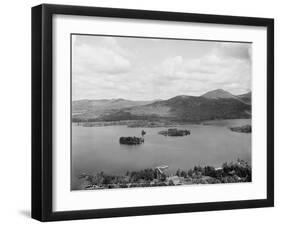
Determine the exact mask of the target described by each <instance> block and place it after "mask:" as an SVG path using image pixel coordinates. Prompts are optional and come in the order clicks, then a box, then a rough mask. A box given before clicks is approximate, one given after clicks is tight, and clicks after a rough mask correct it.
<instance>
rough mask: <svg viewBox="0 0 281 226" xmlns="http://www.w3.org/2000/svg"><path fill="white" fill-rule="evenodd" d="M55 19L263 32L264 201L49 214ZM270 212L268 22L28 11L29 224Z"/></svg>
mask: <svg viewBox="0 0 281 226" xmlns="http://www.w3.org/2000/svg"><path fill="white" fill-rule="evenodd" d="M55 14H62V15H81V16H98V17H111V18H127V19H146V20H162V21H181V22H195V23H211V24H222V25H223V24H228V25H246V26H260V27H266V28H267V198H266V199H257V200H241V201H226V202H209V203H194V204H171V205H160V206H142V207H130V208H111V209H94V210H73V211H63V212H54V211H53V210H52V202H53V201H52V199H53V195H52V123H53V119H52V110H53V101H52V99H53V94H52V89H53V84H52V80H53V79H52V18H53V15H55ZM271 206H274V20H273V19H268V18H253V17H237V16H222V15H206V14H191V13H177V12H161V11H145V10H132V9H118V8H99V7H83V6H66V5H50V4H43V5H39V6H35V7H33V8H32V218H34V219H37V220H40V221H57V220H73V219H86V218H106V217H122V216H135V215H150V214H168V213H181V212H195V211H211V210H229V209H243V208H257V207H271Z"/></svg>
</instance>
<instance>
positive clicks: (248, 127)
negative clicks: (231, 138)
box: [229, 125, 252, 133]
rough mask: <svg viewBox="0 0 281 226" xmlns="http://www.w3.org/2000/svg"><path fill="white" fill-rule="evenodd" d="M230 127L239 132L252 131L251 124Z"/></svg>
mask: <svg viewBox="0 0 281 226" xmlns="http://www.w3.org/2000/svg"><path fill="white" fill-rule="evenodd" d="M229 129H230V130H231V131H233V132H238V133H251V132H252V126H251V125H244V126H237V127H230V128H229Z"/></svg>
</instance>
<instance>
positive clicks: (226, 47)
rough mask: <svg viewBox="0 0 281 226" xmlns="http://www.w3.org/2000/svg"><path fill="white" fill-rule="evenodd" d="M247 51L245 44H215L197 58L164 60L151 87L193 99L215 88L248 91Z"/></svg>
mask: <svg viewBox="0 0 281 226" xmlns="http://www.w3.org/2000/svg"><path fill="white" fill-rule="evenodd" d="M250 51H251V48H250V45H249V44H236V43H235V44H234V43H231V44H229V43H227V44H225V43H218V44H216V45H215V46H214V48H213V49H212V51H210V52H208V53H206V54H205V55H204V56H202V57H200V58H193V59H185V58H184V57H183V56H174V57H168V58H166V59H165V60H164V61H163V62H162V63H161V64H160V65H158V66H156V67H155V70H154V72H155V75H154V76H155V77H154V84H155V85H156V84H158V85H162V86H163V87H164V86H168V85H169V86H170V87H178V89H179V90H181V91H182V92H183V94H186V93H193V94H194V95H200V94H202V92H205V91H208V90H211V89H217V88H222V89H226V90H228V91H230V92H232V93H234V94H239V93H243V92H247V91H248V90H250V89H251V55H250ZM159 81H160V82H159Z"/></svg>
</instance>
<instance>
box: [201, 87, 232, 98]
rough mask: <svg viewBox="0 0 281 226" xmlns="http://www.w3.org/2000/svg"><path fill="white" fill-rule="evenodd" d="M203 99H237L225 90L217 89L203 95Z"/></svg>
mask: <svg viewBox="0 0 281 226" xmlns="http://www.w3.org/2000/svg"><path fill="white" fill-rule="evenodd" d="M201 97H205V98H208V99H220V98H235V96H234V95H232V94H231V93H229V92H227V91H225V90H223V89H216V90H213V91H209V92H207V93H205V94H203V95H202V96H201Z"/></svg>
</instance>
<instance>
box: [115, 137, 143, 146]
mask: <svg viewBox="0 0 281 226" xmlns="http://www.w3.org/2000/svg"><path fill="white" fill-rule="evenodd" d="M119 143H120V144H127V145H137V144H142V143H144V138H142V137H120V139H119Z"/></svg>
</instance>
